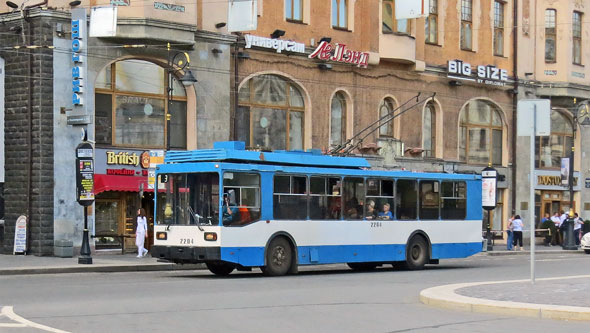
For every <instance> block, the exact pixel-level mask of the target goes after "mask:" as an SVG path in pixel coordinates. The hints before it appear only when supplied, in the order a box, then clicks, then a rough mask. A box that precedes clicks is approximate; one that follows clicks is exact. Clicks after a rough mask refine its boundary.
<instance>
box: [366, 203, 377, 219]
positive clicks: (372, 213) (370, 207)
mask: <svg viewBox="0 0 590 333" xmlns="http://www.w3.org/2000/svg"><path fill="white" fill-rule="evenodd" d="M365 217H366V218H367V220H375V219H376V218H377V210H376V209H375V201H373V200H369V201H367V214H366V215H365Z"/></svg>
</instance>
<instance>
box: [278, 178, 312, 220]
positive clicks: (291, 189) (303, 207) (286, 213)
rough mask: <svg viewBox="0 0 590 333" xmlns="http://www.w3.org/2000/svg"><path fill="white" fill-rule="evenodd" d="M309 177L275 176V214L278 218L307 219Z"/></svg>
mask: <svg viewBox="0 0 590 333" xmlns="http://www.w3.org/2000/svg"><path fill="white" fill-rule="evenodd" d="M307 192H308V191H307V177H306V176H275V177H274V197H273V201H274V205H273V214H274V218H275V219H277V220H305V219H307Z"/></svg>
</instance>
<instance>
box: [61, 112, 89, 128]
mask: <svg viewBox="0 0 590 333" xmlns="http://www.w3.org/2000/svg"><path fill="white" fill-rule="evenodd" d="M67 122H68V125H88V124H92V117H90V115H88V114H70V115H68V116H67Z"/></svg>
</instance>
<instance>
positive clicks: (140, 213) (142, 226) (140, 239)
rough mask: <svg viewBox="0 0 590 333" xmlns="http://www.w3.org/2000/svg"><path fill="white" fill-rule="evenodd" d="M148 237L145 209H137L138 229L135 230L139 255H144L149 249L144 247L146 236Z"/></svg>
mask: <svg viewBox="0 0 590 333" xmlns="http://www.w3.org/2000/svg"><path fill="white" fill-rule="evenodd" d="M147 237H148V227H147V218H146V217H145V209H143V208H140V209H138V210H137V229H136V230H135V245H137V257H138V258H141V257H144V256H145V255H146V254H147V253H148V250H146V249H145V248H144V247H143V244H144V243H145V240H146V238H147Z"/></svg>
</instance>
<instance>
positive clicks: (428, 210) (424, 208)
mask: <svg viewBox="0 0 590 333" xmlns="http://www.w3.org/2000/svg"><path fill="white" fill-rule="evenodd" d="M439 206H440V199H439V183H438V181H433V180H421V181H420V219H421V220H438V219H439Z"/></svg>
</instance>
